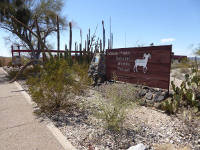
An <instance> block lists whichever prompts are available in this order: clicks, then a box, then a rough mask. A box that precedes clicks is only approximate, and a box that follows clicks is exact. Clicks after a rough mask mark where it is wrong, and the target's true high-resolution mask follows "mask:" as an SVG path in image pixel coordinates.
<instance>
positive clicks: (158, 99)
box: [157, 95, 165, 102]
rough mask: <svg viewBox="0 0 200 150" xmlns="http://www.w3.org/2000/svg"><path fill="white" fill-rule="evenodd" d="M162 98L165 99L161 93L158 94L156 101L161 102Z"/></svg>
mask: <svg viewBox="0 0 200 150" xmlns="http://www.w3.org/2000/svg"><path fill="white" fill-rule="evenodd" d="M164 99H165V97H164V96H162V95H161V96H158V98H157V101H158V102H161V101H163V100H164Z"/></svg>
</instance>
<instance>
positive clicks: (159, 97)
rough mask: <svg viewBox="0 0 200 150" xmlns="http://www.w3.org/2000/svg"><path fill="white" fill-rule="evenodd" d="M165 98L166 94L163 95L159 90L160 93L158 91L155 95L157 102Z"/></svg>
mask: <svg viewBox="0 0 200 150" xmlns="http://www.w3.org/2000/svg"><path fill="white" fill-rule="evenodd" d="M164 99H165V96H163V95H162V92H161V91H159V92H158V93H156V95H155V96H154V101H155V102H161V101H163V100H164Z"/></svg>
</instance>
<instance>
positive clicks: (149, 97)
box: [146, 92, 153, 100]
mask: <svg viewBox="0 0 200 150" xmlns="http://www.w3.org/2000/svg"><path fill="white" fill-rule="evenodd" d="M152 98H153V94H152V93H151V92H149V93H147V94H146V99H148V100H152Z"/></svg>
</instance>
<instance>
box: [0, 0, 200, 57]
mask: <svg viewBox="0 0 200 150" xmlns="http://www.w3.org/2000/svg"><path fill="white" fill-rule="evenodd" d="M63 15H64V16H66V17H67V19H68V21H73V22H74V25H75V26H74V28H73V42H75V41H78V42H79V41H80V36H79V33H80V29H82V32H83V38H85V37H86V34H87V33H88V29H89V28H90V29H91V33H93V32H94V30H95V28H96V26H97V25H98V29H97V34H96V35H97V36H99V37H100V38H101V37H102V26H101V21H102V20H104V22H105V27H106V35H107V37H108V34H109V19H110V16H111V18H112V32H113V35H114V41H113V42H114V43H113V46H114V48H119V47H125V35H126V47H135V46H138V45H144V46H148V45H149V44H150V43H154V45H167V44H172V45H173V51H174V52H175V54H178V55H187V56H192V55H193V51H194V49H195V47H197V46H198V45H199V43H200V0H67V1H65V5H64V9H63ZM0 35H1V36H0V47H1V50H0V55H4V56H5V55H10V53H9V50H10V45H9V44H8V43H5V42H4V38H3V37H5V36H6V33H5V32H3V31H2V30H0ZM68 37H69V33H68V30H67V31H63V32H62V34H61V49H64V44H65V43H67V44H68ZM52 39H54V38H52ZM55 39H56V36H55ZM51 43H52V44H53V46H54V47H55V48H56V41H54V40H51Z"/></svg>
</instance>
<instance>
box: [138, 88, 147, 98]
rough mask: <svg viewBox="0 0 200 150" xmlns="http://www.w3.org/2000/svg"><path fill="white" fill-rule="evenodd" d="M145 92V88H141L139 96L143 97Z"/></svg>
mask: <svg viewBox="0 0 200 150" xmlns="http://www.w3.org/2000/svg"><path fill="white" fill-rule="evenodd" d="M146 93H147V91H146V90H145V89H142V90H141V91H140V92H139V96H140V97H143V96H145V95H146Z"/></svg>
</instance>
